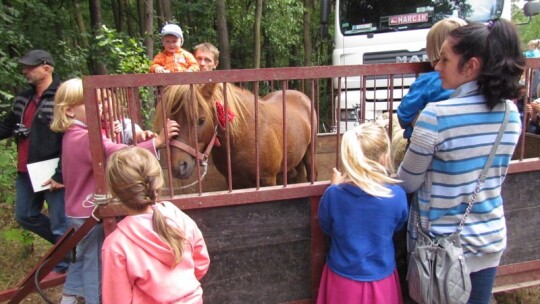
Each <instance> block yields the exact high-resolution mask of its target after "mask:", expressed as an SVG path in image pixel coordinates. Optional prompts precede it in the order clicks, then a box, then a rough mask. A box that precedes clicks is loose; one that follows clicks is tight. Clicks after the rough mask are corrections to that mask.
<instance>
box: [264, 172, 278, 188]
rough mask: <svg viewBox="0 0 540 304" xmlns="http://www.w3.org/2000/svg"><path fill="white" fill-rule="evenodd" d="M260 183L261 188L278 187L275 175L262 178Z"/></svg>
mask: <svg viewBox="0 0 540 304" xmlns="http://www.w3.org/2000/svg"><path fill="white" fill-rule="evenodd" d="M260 181H261V187H265V186H275V185H277V183H276V176H275V175H273V176H261V179H260Z"/></svg>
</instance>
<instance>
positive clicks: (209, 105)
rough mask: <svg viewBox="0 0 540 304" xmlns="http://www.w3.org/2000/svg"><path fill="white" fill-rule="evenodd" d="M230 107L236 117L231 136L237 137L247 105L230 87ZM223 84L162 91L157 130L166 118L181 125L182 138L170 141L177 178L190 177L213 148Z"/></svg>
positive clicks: (156, 118)
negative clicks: (241, 101)
mask: <svg viewBox="0 0 540 304" xmlns="http://www.w3.org/2000/svg"><path fill="white" fill-rule="evenodd" d="M226 96H227V100H228V103H227V106H228V109H229V110H230V112H232V113H235V118H234V119H233V120H231V121H229V130H230V134H231V135H233V134H236V132H237V130H239V129H240V128H238V127H237V126H238V125H239V123H241V122H244V121H245V118H244V113H245V106H244V105H243V104H242V103H239V102H238V98H236V97H235V96H236V94H235V93H234V92H233V90H230V89H229V88H228V86H227V92H226ZM223 100H224V94H223V85H222V84H212V83H209V84H205V85H192V86H190V85H173V86H168V87H166V88H165V89H164V91H163V97H162V101H161V102H159V103H158V105H157V107H156V116H155V120H154V129H155V130H161V129H162V128H163V125H164V124H163V117H166V118H169V119H172V120H175V121H177V122H178V124H179V125H180V133H179V135H178V136H177V137H176V138H174V139H173V141H172V142H171V165H172V168H171V169H172V173H173V176H174V177H175V178H179V179H187V178H189V177H191V175H192V173H193V169H194V168H195V165H196V164H198V163H199V161H200V160H205V158H206V157H208V154H209V153H210V149H211V148H212V146H213V145H214V140H215V136H216V134H217V133H216V132H218V128H219V127H218V124H219V118H218V117H217V113H218V112H219V111H218V110H217V109H216V102H217V103H223Z"/></svg>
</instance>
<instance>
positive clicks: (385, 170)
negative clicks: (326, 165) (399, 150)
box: [341, 122, 400, 197]
mask: <svg viewBox="0 0 540 304" xmlns="http://www.w3.org/2000/svg"><path fill="white" fill-rule="evenodd" d="M341 163H342V164H343V170H342V171H343V173H344V180H345V181H346V182H352V183H353V184H355V185H357V186H358V187H360V189H362V190H363V191H365V192H366V193H368V194H371V195H373V196H378V197H391V196H392V191H391V190H390V189H388V188H387V187H386V186H385V184H396V183H399V182H400V181H399V180H396V179H393V178H391V177H390V174H392V173H393V172H394V168H393V167H394V166H393V162H392V160H391V159H390V138H389V137H388V134H387V133H386V130H385V129H384V128H383V127H381V126H380V125H378V124H376V123H374V122H366V123H363V124H361V125H359V126H356V127H354V129H352V130H349V131H347V132H345V134H343V138H342V139H341Z"/></svg>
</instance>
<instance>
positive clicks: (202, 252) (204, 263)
mask: <svg viewBox="0 0 540 304" xmlns="http://www.w3.org/2000/svg"><path fill="white" fill-rule="evenodd" d="M193 225H195V226H196V224H195V222H193ZM193 265H194V267H195V277H196V278H197V280H201V279H202V278H203V277H204V276H205V275H206V272H208V268H209V267H210V256H209V255H208V249H207V247H206V243H205V241H204V238H203V235H202V233H201V230H199V228H198V227H195V228H194V229H193Z"/></svg>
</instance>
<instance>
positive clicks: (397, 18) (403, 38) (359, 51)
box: [321, 0, 538, 131]
mask: <svg viewBox="0 0 540 304" xmlns="http://www.w3.org/2000/svg"><path fill="white" fill-rule="evenodd" d="M331 1H332V0H321V33H322V34H323V35H324V34H325V33H327V32H328V22H329V20H330V11H331ZM334 1H335V9H334V13H333V15H334V18H335V19H334V26H335V28H334V43H335V47H334V51H333V54H332V64H333V65H356V64H373V63H401V62H422V61H428V59H427V56H426V53H425V46H426V36H427V32H428V31H429V29H430V27H431V26H432V25H433V24H434V23H436V22H437V21H439V20H441V19H443V18H446V17H449V16H456V17H460V18H462V19H465V20H467V21H477V22H487V21H489V20H491V19H494V18H498V17H502V18H505V19H508V20H510V19H511V0H455V1H451V0H334ZM529 4H530V3H529V2H527V4H526V5H529ZM536 5H538V3H536ZM535 9H536V6H535ZM524 12H525V15H528V12H527V8H524ZM529 14H531V13H529ZM532 14H534V13H532ZM415 76H416V75H404V76H403V77H401V78H394V80H393V82H394V84H393V87H394V88H395V89H394V90H393V92H392V98H393V100H394V103H393V109H394V110H395V109H396V108H397V107H398V105H399V102H400V100H401V98H402V96H403V95H405V94H406V93H407V92H408V87H409V86H410V85H411V83H412V82H413V81H414V79H415ZM364 82H365V90H363V89H362V83H364ZM337 87H338V80H337V79H335V80H334V88H337ZM340 87H341V93H340V94H336V102H335V104H336V108H337V109H336V117H338V118H336V120H339V122H340V129H341V130H342V131H344V130H346V129H348V128H351V127H352V126H354V125H355V124H357V123H358V122H359V121H361V118H363V119H364V120H373V119H375V117H377V116H378V115H379V114H381V113H383V112H385V111H388V107H387V101H388V99H389V98H390V96H389V93H390V92H389V90H388V87H389V80H388V79H386V78H381V79H376V78H374V77H371V78H370V79H365V80H362V79H361V78H360V77H350V78H343V79H342V80H341V85H340ZM364 91H365V94H363V92H364ZM363 95H365V109H363V108H362V98H363V97H364V96H363Z"/></svg>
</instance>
